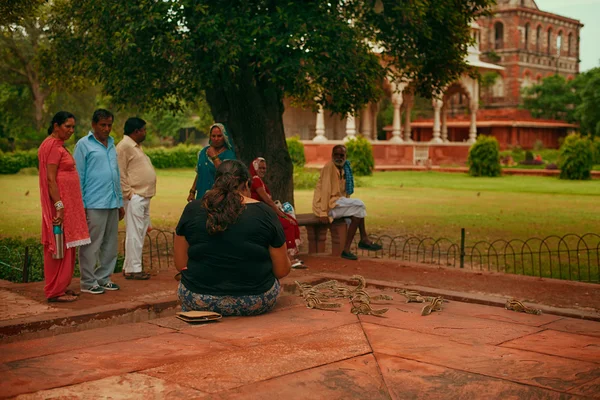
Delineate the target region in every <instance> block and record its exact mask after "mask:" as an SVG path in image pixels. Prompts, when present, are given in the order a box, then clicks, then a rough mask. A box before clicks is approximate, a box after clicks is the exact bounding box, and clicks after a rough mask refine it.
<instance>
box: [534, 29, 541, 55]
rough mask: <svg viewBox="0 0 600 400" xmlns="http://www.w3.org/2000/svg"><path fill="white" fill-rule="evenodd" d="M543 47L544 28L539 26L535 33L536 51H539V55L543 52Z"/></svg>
mask: <svg viewBox="0 0 600 400" xmlns="http://www.w3.org/2000/svg"><path fill="white" fill-rule="evenodd" d="M541 45H542V27H541V26H538V27H537V30H536V32H535V51H537V52H538V53H539V52H540V50H541Z"/></svg>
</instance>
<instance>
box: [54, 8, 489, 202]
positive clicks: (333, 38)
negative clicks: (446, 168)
mask: <svg viewBox="0 0 600 400" xmlns="http://www.w3.org/2000/svg"><path fill="white" fill-rule="evenodd" d="M491 2H492V0H469V1H466V0H383V1H381V0H376V1H375V0H331V1H329V2H328V1H323V0H303V1H287V2H281V1H273V0H245V1H241V0H237V1H236V0H232V1H212V0H170V1H166V0H165V1H158V0H129V1H112V0H62V2H61V1H56V2H55V6H56V7H58V8H59V9H60V12H59V17H58V18H56V20H55V25H54V26H53V28H52V30H53V32H54V43H55V45H56V52H57V54H59V55H60V57H61V59H62V60H63V61H64V62H65V66H69V67H71V68H72V71H73V72H74V73H78V74H84V75H86V76H87V77H91V78H95V79H96V80H98V81H99V83H101V84H102V87H103V88H104V90H105V91H106V93H108V94H110V95H111V96H112V98H113V101H115V102H116V103H118V104H124V105H127V104H136V105H138V106H144V107H149V108H160V107H163V108H164V107H168V108H172V109H177V108H178V107H179V105H180V104H181V102H185V101H190V100H193V99H195V98H197V96H198V93H199V92H201V91H205V93H206V98H207V101H208V103H209V105H210V108H211V111H212V114H213V117H214V118H215V120H216V121H219V122H224V123H225V124H226V125H227V126H228V128H229V129H230V131H231V132H232V134H233V137H234V140H235V141H236V144H237V146H238V156H240V158H241V159H242V161H244V162H246V163H248V162H249V161H250V160H252V159H253V158H254V157H256V156H259V155H260V156H264V157H266V158H267V160H268V162H269V166H270V169H269V177H268V178H270V181H271V183H272V186H273V189H274V196H275V197H277V198H280V199H281V200H291V199H292V189H293V185H292V182H291V177H292V164H291V162H290V159H289V155H288V154H287V151H286V144H285V135H284V131H283V120H282V114H283V98H284V97H285V96H290V97H292V98H293V99H295V100H296V101H297V102H299V103H301V104H305V105H309V106H312V107H316V105H317V104H318V105H322V106H323V107H324V108H326V109H328V110H330V111H332V112H336V113H340V114H345V113H348V112H355V111H356V110H359V109H360V108H361V107H362V106H364V105H365V104H366V103H368V102H370V101H373V100H376V99H377V98H378V97H379V96H380V94H381V93H380V87H381V82H382V80H383V79H384V77H386V76H393V77H394V78H395V79H399V78H401V77H405V78H410V79H413V80H414V82H415V84H416V87H417V90H418V91H419V92H421V93H422V94H425V95H430V94H431V93H432V92H434V91H437V90H439V89H440V88H442V87H443V86H444V85H446V84H448V83H449V82H451V81H452V80H454V79H456V78H457V77H458V76H459V74H460V73H462V72H464V71H465V70H466V68H467V67H466V64H465V62H464V58H465V56H466V53H467V46H468V44H469V43H470V41H471V36H470V22H471V20H472V19H473V16H474V15H475V14H476V13H479V12H482V11H485V10H486V9H487V7H488V5H489V4H490V3H491ZM382 5H383V10H382V9H381V8H382V7H381V6H382Z"/></svg>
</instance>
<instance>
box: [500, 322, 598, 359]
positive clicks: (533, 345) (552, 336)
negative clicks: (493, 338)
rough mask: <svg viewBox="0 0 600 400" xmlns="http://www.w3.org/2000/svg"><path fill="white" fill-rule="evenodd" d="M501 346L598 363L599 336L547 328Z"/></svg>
mask: <svg viewBox="0 0 600 400" xmlns="http://www.w3.org/2000/svg"><path fill="white" fill-rule="evenodd" d="M502 347H510V348H512V349H521V350H529V351H535V352H536V353H542V354H551V355H555V356H560V357H566V358H572V359H575V360H581V361H590V362H595V363H598V364H600V338H596V337H593V336H583V335H575V334H572V333H564V332H557V331H552V330H547V331H544V332H539V333H535V334H533V335H529V336H525V337H522V338H519V339H515V340H511V341H509V342H506V343H503V344H502Z"/></svg>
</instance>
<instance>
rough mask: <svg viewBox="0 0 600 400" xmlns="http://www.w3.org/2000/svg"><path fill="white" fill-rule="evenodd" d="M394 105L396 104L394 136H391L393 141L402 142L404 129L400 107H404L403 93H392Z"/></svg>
mask: <svg viewBox="0 0 600 400" xmlns="http://www.w3.org/2000/svg"><path fill="white" fill-rule="evenodd" d="M392 105H393V106H394V122H393V123H392V137H391V138H390V140H389V141H390V142H391V143H402V142H403V140H402V136H401V134H402V131H401V130H400V125H401V123H402V122H401V116H400V107H402V93H394V94H392Z"/></svg>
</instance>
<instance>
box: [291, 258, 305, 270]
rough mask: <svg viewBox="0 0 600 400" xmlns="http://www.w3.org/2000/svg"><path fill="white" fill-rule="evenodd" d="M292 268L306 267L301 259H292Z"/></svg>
mask: <svg viewBox="0 0 600 400" xmlns="http://www.w3.org/2000/svg"><path fill="white" fill-rule="evenodd" d="M292 268H295V269H304V268H306V265H304V261H302V260H294V262H293V263H292Z"/></svg>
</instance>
